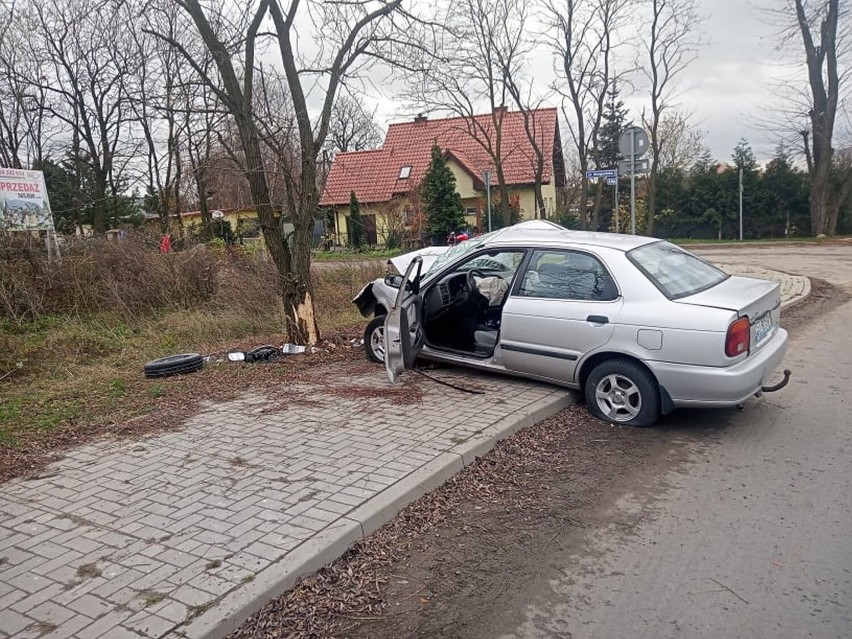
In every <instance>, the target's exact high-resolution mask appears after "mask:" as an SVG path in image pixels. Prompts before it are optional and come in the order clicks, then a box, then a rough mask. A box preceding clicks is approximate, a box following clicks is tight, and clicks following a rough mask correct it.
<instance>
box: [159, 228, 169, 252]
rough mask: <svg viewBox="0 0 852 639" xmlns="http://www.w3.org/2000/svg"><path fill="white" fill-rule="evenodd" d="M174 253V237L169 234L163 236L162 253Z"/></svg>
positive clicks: (161, 242)
mask: <svg viewBox="0 0 852 639" xmlns="http://www.w3.org/2000/svg"><path fill="white" fill-rule="evenodd" d="M171 252H172V236H171V235H169V234H168V233H166V234H164V235H163V239H162V240H160V253H171Z"/></svg>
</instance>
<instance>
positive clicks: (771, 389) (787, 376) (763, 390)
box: [760, 368, 792, 393]
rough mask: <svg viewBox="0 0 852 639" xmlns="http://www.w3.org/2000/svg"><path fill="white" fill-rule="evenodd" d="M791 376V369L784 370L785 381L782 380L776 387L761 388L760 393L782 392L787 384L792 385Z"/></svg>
mask: <svg viewBox="0 0 852 639" xmlns="http://www.w3.org/2000/svg"><path fill="white" fill-rule="evenodd" d="M791 374H792V373H791V372H790V369H789V368H785V369H784V379H782V380H781V381H780V382H778V383H777V384H775V385H774V386H761V388H760V392H761V393H774V392H775V391H780V390H781V389H782V388H784V387H785V386H786V385H787V384H789V383H790V375H791Z"/></svg>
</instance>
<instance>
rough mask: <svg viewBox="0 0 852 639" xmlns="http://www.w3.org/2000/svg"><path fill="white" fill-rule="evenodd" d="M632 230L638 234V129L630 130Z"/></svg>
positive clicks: (634, 233)
mask: <svg viewBox="0 0 852 639" xmlns="http://www.w3.org/2000/svg"><path fill="white" fill-rule="evenodd" d="M630 232H631V233H632V234H633V235H636V131H635V130H631V131H630Z"/></svg>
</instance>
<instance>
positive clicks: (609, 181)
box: [606, 178, 618, 186]
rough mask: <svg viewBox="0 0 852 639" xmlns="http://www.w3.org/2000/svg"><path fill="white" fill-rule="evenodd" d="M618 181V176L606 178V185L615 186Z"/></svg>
mask: <svg viewBox="0 0 852 639" xmlns="http://www.w3.org/2000/svg"><path fill="white" fill-rule="evenodd" d="M617 183H618V178H607V179H606V185H607V186H615V185H616V184H617Z"/></svg>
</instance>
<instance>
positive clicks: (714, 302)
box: [678, 276, 781, 352]
mask: <svg viewBox="0 0 852 639" xmlns="http://www.w3.org/2000/svg"><path fill="white" fill-rule="evenodd" d="M678 302H680V303H683V304H692V305H697V306H707V307H711V308H722V309H727V310H730V311H733V312H735V313H736V314H737V316H738V317H744V316H747V317H748V318H749V323H750V325H751V349H750V350H751V351H752V352H754V351H756V350H759V349H760V348H762V347H763V345H764V344H766V343H767V342H769V338H770V337H772V335H774V334H775V332H776V331H777V330H778V323H779V320H780V316H781V286H780V284H778V283H777V282H770V281H768V280H758V279H754V278H750V277H738V276H732V277H729V278H727V279H726V280H723V281H722V282H720V283H719V284H717V285H716V286H713V287H711V288H709V289H707V290H706V291H701V292H700V293H695V294H694V295H690V296H688V297H683V298H681V299H679V300H678Z"/></svg>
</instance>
